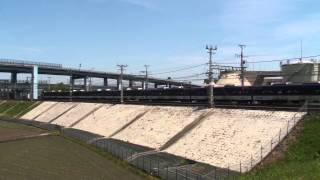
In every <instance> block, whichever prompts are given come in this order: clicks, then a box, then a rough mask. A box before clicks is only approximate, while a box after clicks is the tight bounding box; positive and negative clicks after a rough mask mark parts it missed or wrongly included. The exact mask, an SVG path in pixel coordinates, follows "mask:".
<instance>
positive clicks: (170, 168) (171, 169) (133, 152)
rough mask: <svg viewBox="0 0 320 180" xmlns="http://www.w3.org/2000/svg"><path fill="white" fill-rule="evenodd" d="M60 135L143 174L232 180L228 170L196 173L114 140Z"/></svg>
mask: <svg viewBox="0 0 320 180" xmlns="http://www.w3.org/2000/svg"><path fill="white" fill-rule="evenodd" d="M60 130H61V134H62V135H63V136H66V137H71V138H74V139H78V140H81V141H83V142H86V143H87V144H90V145H93V146H95V147H97V148H99V149H102V150H104V151H106V152H108V153H110V154H112V155H113V156H115V157H117V158H119V159H121V160H123V161H126V162H127V163H129V164H131V165H132V166H135V167H137V168H139V169H141V170H143V171H144V172H146V173H148V174H150V175H153V176H156V177H160V178H161V179H169V180H182V179H183V180H198V179H199V180H200V179H201V180H202V179H234V178H235V177H236V176H235V173H234V172H233V171H230V170H228V169H219V168H215V167H212V169H211V171H210V172H209V173H206V174H200V173H196V172H194V171H193V170H192V168H188V164H186V165H177V166H176V165H174V164H172V163H170V162H169V161H166V160H165V159H163V158H161V157H159V156H156V155H155V154H158V153H161V152H157V151H154V150H149V151H145V150H144V149H139V147H137V146H135V145H129V144H128V143H125V142H121V141H118V140H115V139H107V138H103V137H101V136H98V135H92V134H90V133H87V132H84V131H80V130H76V129H72V128H61V129H60Z"/></svg>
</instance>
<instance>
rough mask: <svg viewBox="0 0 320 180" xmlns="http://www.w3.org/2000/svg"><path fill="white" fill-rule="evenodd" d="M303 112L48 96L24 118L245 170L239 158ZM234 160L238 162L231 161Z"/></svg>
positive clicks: (249, 156) (253, 153) (247, 158)
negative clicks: (50, 99) (83, 100)
mask: <svg viewBox="0 0 320 180" xmlns="http://www.w3.org/2000/svg"><path fill="white" fill-rule="evenodd" d="M303 115H304V113H296V112H285V111H264V110H239V109H238V110H235V109H197V108H194V107H168V106H143V105H121V104H118V105H112V104H98V103H79V102H74V103H71V102H43V103H42V104H40V105H39V106H37V107H36V108H35V109H33V110H32V111H30V112H29V113H27V114H26V115H24V116H23V117H22V118H23V119H27V120H35V121H41V122H49V123H53V124H58V125H61V126H65V127H72V128H75V129H80V130H84V131H89V132H92V133H95V134H100V135H102V136H105V137H106V138H114V139H118V140H122V141H126V142H130V143H133V144H138V145H142V146H147V147H150V148H153V149H155V150H160V151H165V152H168V153H171V154H174V155H178V156H182V157H186V158H188V159H192V160H195V161H199V162H203V163H207V164H211V165H213V166H217V167H221V168H227V167H230V168H231V169H232V170H236V171H239V168H238V167H239V166H238V163H239V162H249V161H250V159H252V156H254V157H255V156H256V154H257V152H259V150H260V149H261V147H262V146H264V145H265V144H267V143H268V142H270V140H272V138H274V137H277V136H278V134H279V131H281V130H280V129H282V131H283V132H284V131H285V130H289V131H290V129H291V128H292V127H290V128H289V129H288V122H290V120H291V119H292V118H293V117H294V116H295V118H297V119H300V118H301V117H302V116H303ZM280 135H281V134H280ZM282 137H283V136H281V138H282ZM277 143H278V142H276V141H275V142H274V144H273V147H275V146H276V144H277ZM268 147H269V146H268ZM271 147H272V146H271ZM266 155H267V154H263V156H266ZM259 158H260V157H259ZM256 163H257V162H256V161H255V162H254V164H256ZM233 164H235V167H232V166H230V165H233ZM249 169H250V168H247V169H244V170H243V171H246V170H249Z"/></svg>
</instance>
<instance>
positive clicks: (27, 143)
mask: <svg viewBox="0 0 320 180" xmlns="http://www.w3.org/2000/svg"><path fill="white" fill-rule="evenodd" d="M0 179H68V180H72V179H132V180H135V179H143V177H142V176H139V175H137V174H135V173H133V172H131V171H128V170H127V169H124V168H122V167H121V166H118V165H116V164H115V163H114V162H112V161H110V160H108V159H106V158H103V157H102V156H100V155H99V154H97V153H95V152H93V151H91V150H89V149H88V148H85V147H83V146H81V145H79V144H77V143H74V142H72V141H68V140H66V139H64V138H62V137H60V136H47V137H41V138H33V139H28V140H23V141H14V142H9V143H2V144H0Z"/></svg>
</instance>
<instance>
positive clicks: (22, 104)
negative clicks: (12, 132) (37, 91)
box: [4, 101, 35, 117]
mask: <svg viewBox="0 0 320 180" xmlns="http://www.w3.org/2000/svg"><path fill="white" fill-rule="evenodd" d="M33 104H35V102H31V101H16V102H15V105H14V107H13V108H10V109H8V110H7V111H5V114H4V115H5V116H9V117H14V116H16V115H18V114H20V113H26V111H27V110H30V109H29V107H30V106H32V105H33Z"/></svg>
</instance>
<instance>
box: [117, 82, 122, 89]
mask: <svg viewBox="0 0 320 180" xmlns="http://www.w3.org/2000/svg"><path fill="white" fill-rule="evenodd" d="M117 89H118V90H119V91H120V90H121V83H120V79H117Z"/></svg>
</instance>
